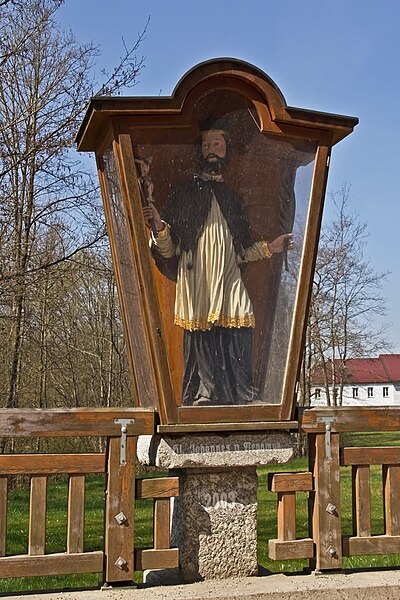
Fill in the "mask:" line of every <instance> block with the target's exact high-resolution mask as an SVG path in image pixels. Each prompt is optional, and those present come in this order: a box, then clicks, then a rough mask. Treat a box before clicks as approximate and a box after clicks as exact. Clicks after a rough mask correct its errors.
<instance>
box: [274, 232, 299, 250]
mask: <svg viewBox="0 0 400 600" xmlns="http://www.w3.org/2000/svg"><path fill="white" fill-rule="evenodd" d="M292 237H293V233H284V234H282V235H280V236H278V237H277V238H275V239H274V241H273V242H268V248H269V249H270V252H272V253H273V254H278V253H279V252H283V250H284V249H285V242H286V240H288V246H287V247H288V249H289V250H292V249H293V248H294V242H293V239H292Z"/></svg>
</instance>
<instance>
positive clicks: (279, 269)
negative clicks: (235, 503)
mask: <svg viewBox="0 0 400 600" xmlns="http://www.w3.org/2000/svg"><path fill="white" fill-rule="evenodd" d="M132 140H133V144H134V152H135V156H136V162H137V166H138V169H139V175H140V174H142V178H141V180H142V186H143V189H144V192H145V193H144V195H145V196H146V195H147V196H149V195H150V196H152V197H153V199H154V206H155V207H156V209H157V212H155V220H156V224H158V227H159V228H161V227H163V224H162V223H161V222H160V220H159V216H158V215H159V213H160V215H161V219H163V220H164V221H165V223H167V225H168V226H167V227H166V228H165V229H163V230H162V231H161V232H160V233H159V234H158V238H157V239H153V241H152V243H151V245H152V253H153V256H154V259H155V265H156V266H155V268H154V273H155V277H156V280H157V289H158V293H159V297H160V304H161V310H162V314H163V321H164V326H165V330H166V336H167V345H168V351H169V360H170V364H171V369H172V374H173V379H174V386H175V391H176V395H177V398H178V403H182V405H184V406H193V405H194V406H213V405H217V406H219V405H221V406H222V405H247V404H265V403H268V404H277V403H280V402H281V396H282V386H283V377H284V372H285V365H286V360H287V351H288V344H289V337H290V331H291V327H292V319H293V309H294V302H295V296H296V290H297V280H298V275H299V267H300V257H301V252H302V248H303V242H304V231H305V223H306V218H307V210H308V204H309V198H310V192H311V185H312V176H313V168H314V158H315V152H316V147H315V145H314V143H311V142H308V141H304V140H300V139H296V138H293V139H288V138H285V137H283V136H278V135H273V134H272V133H265V132H264V133H261V132H260V128H259V124H258V120H257V113H256V111H255V109H254V106H253V105H252V104H251V102H250V101H249V100H248V99H247V98H245V97H243V96H241V95H239V94H237V93H235V92H233V91H232V92H229V91H226V90H224V91H216V92H213V93H210V94H208V95H207V96H205V97H204V98H202V99H201V100H200V101H199V102H198V103H197V104H196V105H195V106H194V109H193V122H192V125H191V126H189V125H188V126H186V127H181V128H163V129H161V128H159V129H156V128H154V129H152V128H149V127H148V128H146V129H144V128H135V129H134V130H133V131H132ZM153 188H154V189H153ZM289 234H292V236H291V235H289ZM292 239H293V243H292V242H291V240H292ZM174 278H175V279H176V282H175V281H173V280H174Z"/></svg>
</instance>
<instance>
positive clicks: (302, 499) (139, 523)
mask: <svg viewBox="0 0 400 600" xmlns="http://www.w3.org/2000/svg"><path fill="white" fill-rule="evenodd" d="M341 445H342V446H344V445H346V446H392V445H400V433H397V432H393V433H387V434H381V433H366V434H351V435H347V434H346V435H345V436H343V438H342V440H341ZM307 470H308V462H307V459H306V458H301V459H295V460H293V461H292V462H291V463H290V464H288V465H271V466H270V467H269V468H267V467H261V468H259V470H258V476H259V497H258V499H259V508H258V554H259V563H260V565H262V566H263V567H265V568H266V569H267V570H268V571H271V572H282V571H284V572H286V573H290V572H299V571H302V570H303V569H304V568H307V567H308V561H307V560H293V561H273V560H270V559H269V558H268V539H270V538H276V535H277V533H276V530H277V512H276V506H277V494H275V493H273V492H269V491H268V489H267V477H268V472H269V471H271V472H277V471H283V472H285V471H286V472H291V471H307ZM381 471H382V470H381V467H379V466H372V467H371V519H372V534H383V532H384V523H383V498H382V473H381ZM152 476H153V477H154V476H155V475H154V474H153V475H152ZM104 487H105V485H104V477H103V476H95V475H93V476H88V477H86V499H85V551H93V550H102V549H103V536H104V531H103V527H104V525H103V523H104ZM307 496H308V495H307V494H306V493H301V492H299V493H298V494H297V515H296V516H297V537H298V538H302V537H308V507H307V505H308V501H307ZM67 497H68V489H67V481H66V480H64V481H63V480H61V481H60V479H59V478H58V479H54V478H52V477H49V484H48V505H47V506H48V513H47V538H46V551H47V553H52V552H65V550H66V529H67ZM341 507H342V530H343V534H351V533H352V514H351V511H352V509H351V467H342V468H341ZM28 518H29V489H27V488H25V489H15V490H12V491H11V492H10V495H9V508H8V527H7V554H8V555H16V554H26V552H27V543H28ZM135 545H136V546H137V547H139V546H142V547H151V546H152V501H151V500H139V501H137V502H136V513H135ZM399 565H400V556H399V555H384V556H365V557H350V558H345V559H344V564H343V566H344V568H345V569H354V568H367V567H378V566H380V567H395V566H399ZM101 577H102V574H101V573H95V574H83V575H73V576H71V575H68V576H61V575H60V576H54V577H25V578H23V577H21V578H15V579H0V593H11V592H19V591H25V590H26V591H27V590H52V589H53V590H57V589H68V588H91V587H92V588H93V587H98V586H99V585H100V584H101V583H102V581H101ZM140 577H141V574H139V573H138V574H136V576H135V580H137V581H140Z"/></svg>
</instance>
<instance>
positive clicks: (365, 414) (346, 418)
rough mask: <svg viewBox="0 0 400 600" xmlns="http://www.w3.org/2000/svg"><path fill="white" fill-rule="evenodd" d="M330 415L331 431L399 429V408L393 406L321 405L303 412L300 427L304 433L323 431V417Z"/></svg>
mask: <svg viewBox="0 0 400 600" xmlns="http://www.w3.org/2000/svg"><path fill="white" fill-rule="evenodd" d="M326 417H332V418H334V419H335V420H334V421H333V422H332V431H333V432H341V431H352V432H355V431H399V430H400V408H393V407H382V408H380V407H379V408H375V407H365V406H363V407H354V406H340V407H331V406H330V407H323V408H321V407H320V408H310V409H307V410H305V411H304V412H303V414H302V416H301V418H300V427H301V429H302V431H304V432H305V433H311V432H315V433H317V432H320V433H322V432H324V431H325V422H324V421H322V419H323V418H326Z"/></svg>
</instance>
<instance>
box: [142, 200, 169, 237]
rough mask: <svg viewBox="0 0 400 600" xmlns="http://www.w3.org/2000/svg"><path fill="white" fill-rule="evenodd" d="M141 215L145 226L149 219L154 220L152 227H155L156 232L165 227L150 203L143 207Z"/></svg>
mask: <svg viewBox="0 0 400 600" xmlns="http://www.w3.org/2000/svg"><path fill="white" fill-rule="evenodd" d="M143 215H144V218H145V220H146V223H147V224H149V221H150V220H151V219H154V225H155V226H156V229H157V231H161V230H162V229H164V227H165V225H164V223H163V222H162V220H161V217H160V213H159V212H158V210H157V209H156V207H155V206H154V204H153V203H152V202H150V203H149V204H148V205H147V206H144V207H143Z"/></svg>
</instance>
